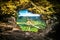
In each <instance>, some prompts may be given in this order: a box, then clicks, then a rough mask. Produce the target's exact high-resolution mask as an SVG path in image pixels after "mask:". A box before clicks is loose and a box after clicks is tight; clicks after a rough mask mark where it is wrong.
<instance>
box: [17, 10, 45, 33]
mask: <svg viewBox="0 0 60 40" xmlns="http://www.w3.org/2000/svg"><path fill="white" fill-rule="evenodd" d="M19 14H20V15H19V18H18V20H17V24H18V25H19V26H20V28H21V29H22V31H31V32H37V31H38V29H45V27H46V24H45V21H43V20H42V19H41V17H40V15H39V14H33V13H31V12H28V10H21V11H20V12H19Z"/></svg>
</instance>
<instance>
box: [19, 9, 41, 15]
mask: <svg viewBox="0 0 60 40" xmlns="http://www.w3.org/2000/svg"><path fill="white" fill-rule="evenodd" d="M19 16H40V15H39V14H33V13H32V12H28V10H26V9H24V10H20V11H19Z"/></svg>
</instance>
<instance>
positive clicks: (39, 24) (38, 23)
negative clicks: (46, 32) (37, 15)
mask: <svg viewBox="0 0 60 40" xmlns="http://www.w3.org/2000/svg"><path fill="white" fill-rule="evenodd" d="M33 22H34V25H35V26H36V27H35V26H31V25H27V24H26V22H17V24H18V25H19V26H20V28H21V29H22V31H31V32H37V31H38V29H39V28H40V29H45V27H46V24H45V23H44V22H41V21H33ZM37 27H38V28H37Z"/></svg>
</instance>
